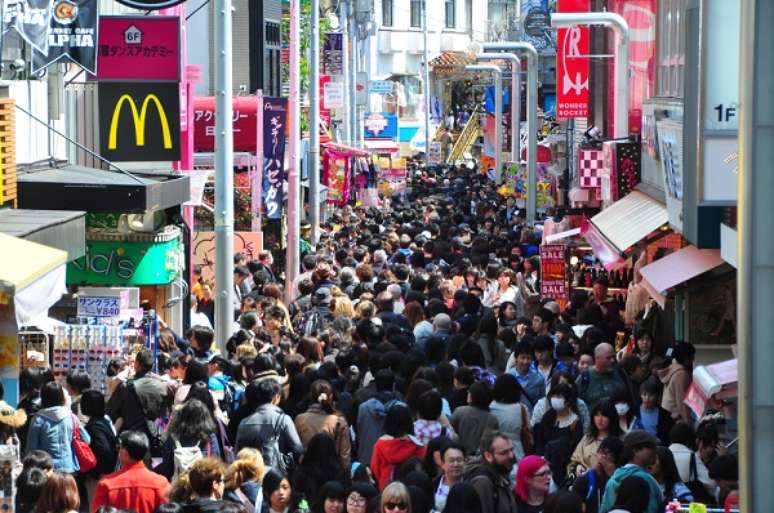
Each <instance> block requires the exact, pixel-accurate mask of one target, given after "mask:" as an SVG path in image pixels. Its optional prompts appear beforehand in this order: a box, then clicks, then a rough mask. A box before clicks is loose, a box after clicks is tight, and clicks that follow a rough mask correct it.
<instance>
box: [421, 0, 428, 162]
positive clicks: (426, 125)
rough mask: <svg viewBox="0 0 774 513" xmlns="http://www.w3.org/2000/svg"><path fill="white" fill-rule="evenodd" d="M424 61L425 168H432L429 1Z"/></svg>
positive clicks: (424, 28)
mask: <svg viewBox="0 0 774 513" xmlns="http://www.w3.org/2000/svg"><path fill="white" fill-rule="evenodd" d="M422 39H423V40H424V43H423V44H422V49H423V51H424V55H423V57H422V60H423V61H424V64H425V69H424V75H423V81H424V83H425V84H424V85H425V168H428V167H430V62H429V60H428V59H429V57H428V51H427V50H428V48H427V0H425V1H424V2H422Z"/></svg>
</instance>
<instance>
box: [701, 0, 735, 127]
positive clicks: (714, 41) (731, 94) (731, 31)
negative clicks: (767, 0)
mask: <svg viewBox="0 0 774 513" xmlns="http://www.w3.org/2000/svg"><path fill="white" fill-rule="evenodd" d="M707 6H708V9H707V28H706V29H705V34H706V35H705V37H704V44H706V46H707V49H706V55H707V57H706V58H705V59H704V68H705V71H704V129H705V130H737V129H738V128H739V80H736V78H735V77H738V76H739V41H740V39H741V38H740V37H739V35H740V17H741V10H742V9H741V0H710V1H709V2H708V3H707Z"/></svg>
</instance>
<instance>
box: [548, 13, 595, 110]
mask: <svg viewBox="0 0 774 513" xmlns="http://www.w3.org/2000/svg"><path fill="white" fill-rule="evenodd" d="M557 11H559V12H562V13H573V12H588V11H589V0H559V2H558V3H557ZM588 54H589V29H588V27H585V26H580V25H578V26H575V27H572V28H560V29H559V30H558V31H557V35H556V116H557V117H558V118H577V117H587V116H588V115H589V59H588V57H586V56H587V55H588Z"/></svg>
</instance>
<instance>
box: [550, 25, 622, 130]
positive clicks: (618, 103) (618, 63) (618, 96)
mask: <svg viewBox="0 0 774 513" xmlns="http://www.w3.org/2000/svg"><path fill="white" fill-rule="evenodd" d="M576 25H601V26H603V27H609V28H611V29H613V32H615V34H616V36H617V38H616V39H617V41H616V44H615V99H614V103H613V110H614V112H615V115H614V116H613V118H614V119H615V133H614V134H613V137H615V138H616V139H622V138H625V137H628V136H629V25H628V24H627V23H626V20H625V19H624V18H623V16H621V15H620V14H616V13H614V12H568V13H554V14H552V15H551V27H553V28H571V27H574V26H576Z"/></svg>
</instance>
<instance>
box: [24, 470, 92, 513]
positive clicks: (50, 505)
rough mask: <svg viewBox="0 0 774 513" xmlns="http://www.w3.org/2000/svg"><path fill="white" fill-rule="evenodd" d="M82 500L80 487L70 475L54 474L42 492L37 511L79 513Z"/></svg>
mask: <svg viewBox="0 0 774 513" xmlns="http://www.w3.org/2000/svg"><path fill="white" fill-rule="evenodd" d="M80 506H81V498H80V496H79V495H78V485H77V484H76V482H75V478H74V477H73V476H71V475H70V474H62V473H59V472H54V473H53V474H51V475H50V476H49V477H48V479H46V482H45V484H43V487H42V488H41V490H40V497H39V498H38V502H37V505H36V506H35V511H39V512H41V513H44V512H45V513H66V512H68V511H73V510H74V511H78V508H80Z"/></svg>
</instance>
